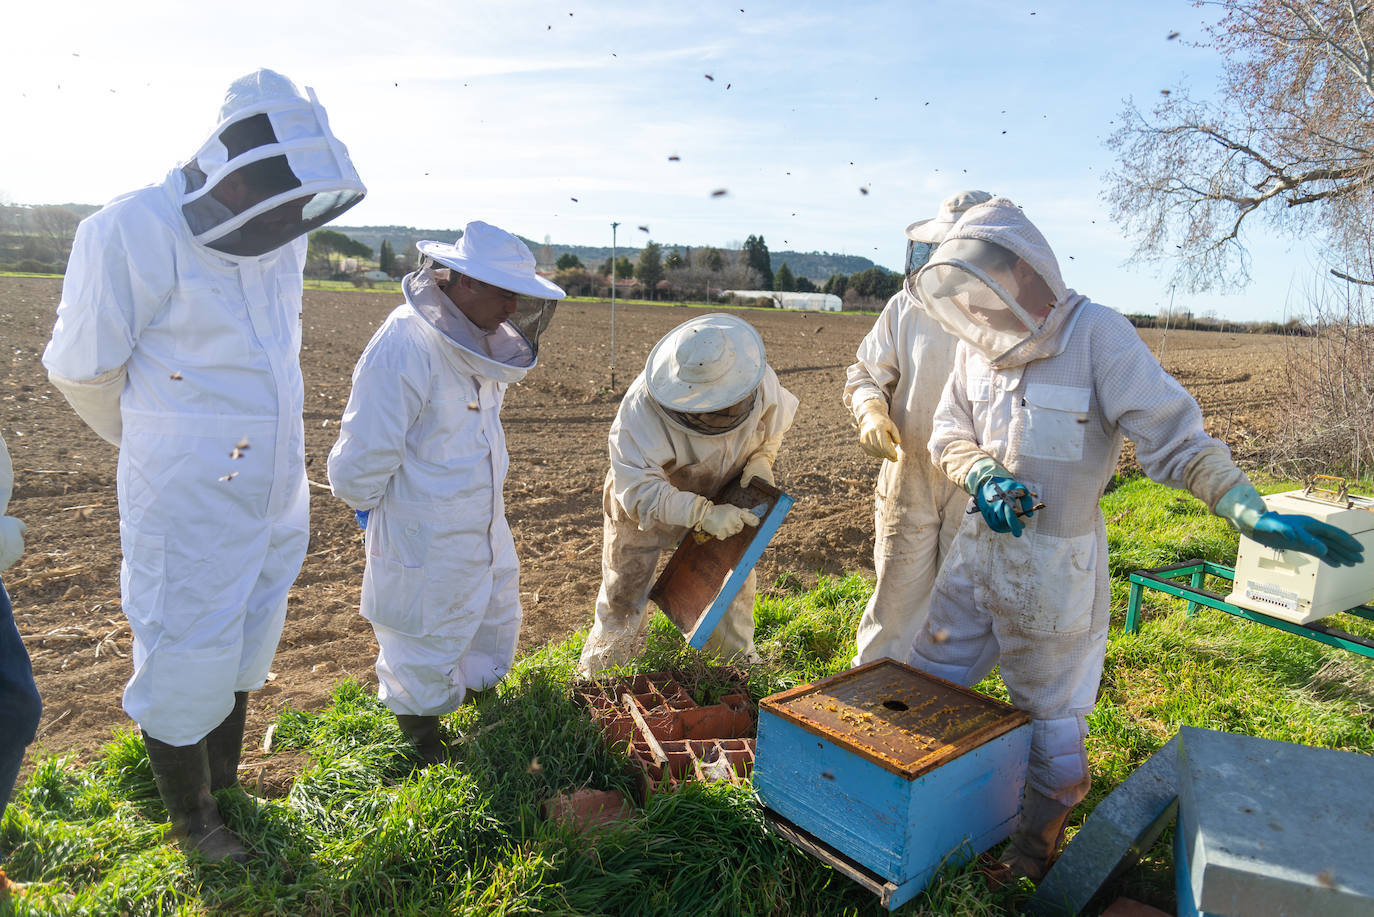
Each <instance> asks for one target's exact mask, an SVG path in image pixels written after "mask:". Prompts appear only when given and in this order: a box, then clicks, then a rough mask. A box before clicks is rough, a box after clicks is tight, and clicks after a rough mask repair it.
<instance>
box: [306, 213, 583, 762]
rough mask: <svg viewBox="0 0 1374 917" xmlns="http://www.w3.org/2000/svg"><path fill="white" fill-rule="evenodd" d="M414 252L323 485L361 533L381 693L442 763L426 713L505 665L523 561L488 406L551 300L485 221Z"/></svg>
mask: <svg viewBox="0 0 1374 917" xmlns="http://www.w3.org/2000/svg"><path fill="white" fill-rule="evenodd" d="M418 244H419V249H420V253H421V254H422V255H423V256H424V259H423V263H422V264H421V266H420V268H419V270H417V271H415V272H414V273H412V274H408V275H406V277H405V279H404V280H403V281H402V283H401V287H402V289H403V290H404V292H405V299H406V301H405V303H403V304H402V305H400V306H398V307H397V308H396V310H395V311H393V312H392V313H391V315H390V316H388V317H387V319H386V321H385V322H383V323H382V326H381V328H379V329H378V330H377V333H376V334H374V335H373V336H372V340H371V341H369V342H368V345H367V348H366V349H365V350H364V351H363V355H362V357H361V358H360V359H359V360H358V365H357V367H356V368H355V369H354V370H353V391H352V393H351V394H350V395H349V398H348V405H347V407H345V408H344V415H343V422H342V423H341V424H340V426H339V439H338V441H337V442H336V443H335V444H334V448H333V450H332V451H331V452H330V453H329V483H330V486H331V487H332V488H333V490H334V494H335V495H336V496H338V497H341V498H342V499H343V500H344V501H345V502H346V503H347V504H348V505H349V506H351V507H352V508H353V509H354V510H355V511H356V512H357V515H358V522H359V524H360V525H362V526H363V529H364V531H365V533H366V534H365V538H364V540H365V544H366V548H367V566H366V568H365V569H364V571H363V591H362V615H363V617H364V618H366V619H367V620H368V621H370V622H371V623H372V629H373V631H374V632H375V633H376V635H377V645H378V646H379V647H380V652H379V653H378V655H377V678H378V681H379V687H378V696H379V697H380V698H381V700H382V703H384V704H386V706H387V707H389V708H390V709H391V710H392V711H393V712H394V713H395V714H396V718H397V721H398V722H399V724H400V726H401V729H402V731H403V732H405V734H406V735H407V736H408V737H409V738H410V739H411V741H412V742H413V743H414V744H415V746H416V747H417V749H418V750H419V753H420V756H421V757H422V758H423V759H424V760H425V761H427V762H429V763H435V762H438V761H440V760H442V759H443V758H444V757H445V756H446V750H445V748H444V744H443V739H442V737H441V734H440V731H439V717H440V716H441V715H442V714H445V713H450V712H452V711H453V710H456V709H457V708H458V706H459V705H460V704H462V703H463V702H464V701H465V700H466V699H468V698H469V696H471V694H472V693H474V692H478V691H482V690H484V689H487V688H491V687H493V686H494V685H495V684H496V683H497V682H498V681H500V680H501V678H502V676H504V675H505V674H506V673H507V672H508V671H510V667H511V663H512V662H513V661H514V660H515V645H516V641H517V640H518V639H519V636H520V619H521V609H520V562H519V560H518V559H517V558H516V555H515V540H514V538H513V537H512V536H511V530H510V527H509V526H508V525H507V524H506V508H505V501H504V499H503V497H502V488H503V486H504V484H505V480H506V469H507V467H508V466H509V465H510V457H509V455H508V454H507V452H506V435H505V431H504V430H503V429H502V427H501V405H502V403H503V401H504V399H505V394H506V387H507V386H509V385H511V384H512V383H515V382H519V381H520V380H521V379H523V378H524V377H525V374H526V373H528V372H529V371H530V370H531V369H532V368H533V367H534V365H535V360H536V357H537V354H538V350H539V338H540V335H541V334H542V333H543V331H544V329H545V328H546V327H547V325H548V323H549V321H550V320H551V319H552V317H553V312H554V307H555V305H556V301H557V300H560V299H562V298H563V297H564V293H563V290H562V289H560V288H559V287H558V286H556V285H555V284H553V283H550V282H549V281H547V280H545V279H544V278H543V277H540V276H539V275H538V274H536V273H535V271H534V255H532V254H531V253H530V250H529V248H528V247H526V245H525V243H524V242H521V241H520V240H519V239H518V238H516V237H515V236H514V235H512V234H510V233H508V232H506V231H505V230H503V229H498V228H497V227H495V226H491V225H489V224H487V223H483V222H476V221H475V222H471V223H469V224H468V225H467V227H466V228H465V229H464V230H463V235H462V237H461V238H460V239H459V240H458V241H457V242H456V243H446V242H420V243H418Z"/></svg>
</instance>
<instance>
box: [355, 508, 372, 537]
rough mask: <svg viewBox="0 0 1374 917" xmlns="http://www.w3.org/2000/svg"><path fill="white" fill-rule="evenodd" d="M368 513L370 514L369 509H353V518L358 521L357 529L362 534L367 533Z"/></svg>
mask: <svg viewBox="0 0 1374 917" xmlns="http://www.w3.org/2000/svg"><path fill="white" fill-rule="evenodd" d="M370 512H372V510H370V509H355V510H354V511H353V518H354V519H357V520H358V528H360V529H362V530H363V531H364V532H366V531H367V515H368V513H370Z"/></svg>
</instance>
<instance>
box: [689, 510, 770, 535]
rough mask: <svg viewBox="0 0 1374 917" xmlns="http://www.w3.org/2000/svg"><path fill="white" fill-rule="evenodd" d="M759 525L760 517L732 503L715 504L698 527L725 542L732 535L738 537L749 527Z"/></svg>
mask: <svg viewBox="0 0 1374 917" xmlns="http://www.w3.org/2000/svg"><path fill="white" fill-rule="evenodd" d="M758 524H759V517H758V516H755V515H754V514H753V513H751V512H749V510H747V509H744V508H743V507H740V506H735V505H733V504H730V503H713V504H711V508H710V509H708V510H707V511H706V515H705V516H704V517H702V520H701V522H700V523H698V525H697V529H698V530H699V531H702V532H705V533H706V534H708V535H714V536H715V537H717V538H719V539H721V540H722V541H724V540H725V539H726V538H729V537H730V536H731V535H738V534H739V533H740V532H742V531H744V527H745V526H746V525H747V526H749V527H750V528H753V527H754V526H756V525H758Z"/></svg>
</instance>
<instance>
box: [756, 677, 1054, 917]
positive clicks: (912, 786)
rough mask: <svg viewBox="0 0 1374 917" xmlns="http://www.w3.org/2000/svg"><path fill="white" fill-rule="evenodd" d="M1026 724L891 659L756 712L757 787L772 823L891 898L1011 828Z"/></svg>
mask: <svg viewBox="0 0 1374 917" xmlns="http://www.w3.org/2000/svg"><path fill="white" fill-rule="evenodd" d="M1030 732H1031V728H1030V716H1029V714H1026V713H1023V712H1022V711H1020V710H1017V709H1016V708H1014V707H1011V706H1009V705H1007V704H1004V703H1002V702H1001V701H998V700H994V699H992V698H990V697H985V696H983V695H981V694H979V693H977V692H976V691H972V690H970V689H968V688H963V687H960V686H959V685H956V684H953V683H951V682H948V681H945V680H943V679H940V678H936V677H934V676H932V675H928V674H926V673H924V672H920V671H918V670H916V669H914V668H912V667H910V666H907V665H903V664H902V663H899V662H895V661H893V660H891V659H881V660H878V661H877V662H871V663H868V664H866V665H862V666H859V667H858V668H855V669H851V670H849V671H848V672H842V673H840V674H838V675H832V676H831V677H829V678H825V679H822V680H821V681H818V682H816V683H814V684H809V685H802V686H800V687H797V688H793V689H791V690H789V691H783V692H782V693H780V694H774V695H772V696H771V697H766V698H764V699H763V700H762V701H760V702H759V729H758V742H757V747H756V750H755V755H756V760H755V764H754V774H753V780H754V786H755V788H756V789H757V790H758V793H759V796H760V797H761V798H762V800H763V803H764V805H765V806H767V807H768V808H769V809H770V810H772V811H773V812H776V813H777V814H779V815H781V816H782V817H783V818H784V819H786V820H787V821H789V822H791V823H792V824H793V825H796V826H797V827H799V828H800V829H802V830H803V831H804V832H806V833H808V834H810V835H811V836H812V837H814V838H816V839H818V840H819V841H821V842H823V843H824V844H825V845H828V846H829V847H830V848H833V849H834V850H835V851H838V852H839V853H840V854H842V855H843V856H845V857H848V858H850V859H852V860H853V861H854V862H855V863H857V864H859V865H861V866H862V867H865V868H867V869H868V870H871V871H872V872H873V873H875V874H877V875H878V876H881V877H882V878H883V879H885V880H886V881H887V882H888V883H890V884H891V885H892V886H894V888H893V890H892V892H891V893H890V894H888V895H885V896H884V901H883V903H884V904H885V905H886V906H888V907H889V908H894V907H897V906H898V905H900V904H902V903H903V902H905V901H907V900H909V899H910V898H911V897H912V896H914V895H916V894H917V893H918V892H919V891H920V890H921V889H922V888H924V887H925V886H926V884H927V883H928V882H929V881H930V879H931V877H932V876H933V875H934V874H935V872H936V871H937V870H938V869H940V868H941V867H942V866H944V865H952V864H958V863H961V862H965V861H967V860H968V859H971V858H972V857H974V856H976V855H977V854H979V853H981V852H982V851H984V850H986V849H988V848H989V847H991V846H992V845H993V844H996V843H997V842H999V841H1001V840H1003V839H1005V838H1006V837H1008V836H1009V835H1010V833H1011V830H1012V828H1014V827H1015V824H1016V817H1017V812H1018V810H1019V808H1020V803H1021V790H1022V787H1023V785H1024V783H1025V777H1026V761H1027V756H1028V755H1029V752H1030Z"/></svg>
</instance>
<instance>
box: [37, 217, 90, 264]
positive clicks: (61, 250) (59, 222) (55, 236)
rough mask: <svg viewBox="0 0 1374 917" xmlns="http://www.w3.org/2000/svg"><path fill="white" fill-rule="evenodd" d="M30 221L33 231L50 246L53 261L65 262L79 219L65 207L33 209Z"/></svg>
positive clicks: (69, 253)
mask: <svg viewBox="0 0 1374 917" xmlns="http://www.w3.org/2000/svg"><path fill="white" fill-rule="evenodd" d="M31 220H32V223H33V228H34V231H35V232H37V233H38V235H40V236H42V237H43V238H44V239H46V240H47V241H48V243H49V244H50V245H51V246H52V250H53V260H54V261H61V262H65V261H66V260H67V258H68V256H70V255H71V253H72V239H73V238H75V236H76V224H77V223H80V222H81V217H79V216H77V215H76V214H75V213H73V212H72V211H70V210H68V209H67V208H66V207H35V208H33V211H32V213H31Z"/></svg>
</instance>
